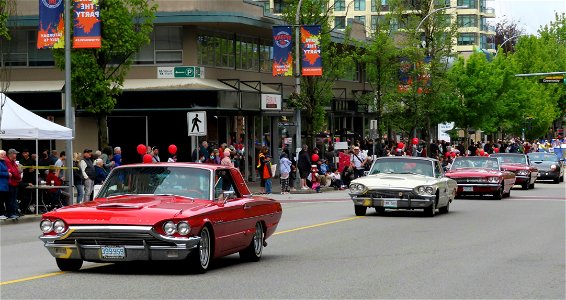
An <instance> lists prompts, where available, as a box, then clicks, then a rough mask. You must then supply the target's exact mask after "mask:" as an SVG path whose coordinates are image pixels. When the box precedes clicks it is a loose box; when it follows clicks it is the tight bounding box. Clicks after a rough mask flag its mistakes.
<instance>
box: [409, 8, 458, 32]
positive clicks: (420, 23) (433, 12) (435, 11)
mask: <svg viewBox="0 0 566 300" xmlns="http://www.w3.org/2000/svg"><path fill="white" fill-rule="evenodd" d="M451 8H468V6H467V5H458V6H446V7H441V8H437V9H435V10H433V11H431V12H429V13H428V14H427V15H426V16H425V17H424V18H423V19H422V20H421V21H420V22H419V25H417V29H416V30H415V31H416V32H418V31H419V28H421V25H423V23H424V21H425V20H426V19H428V17H430V16H431V15H433V14H435V13H437V12H439V11H441V10H447V9H451Z"/></svg>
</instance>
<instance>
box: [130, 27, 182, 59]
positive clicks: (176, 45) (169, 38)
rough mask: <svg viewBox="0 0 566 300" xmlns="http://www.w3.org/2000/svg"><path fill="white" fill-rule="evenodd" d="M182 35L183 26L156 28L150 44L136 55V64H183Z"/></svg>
mask: <svg viewBox="0 0 566 300" xmlns="http://www.w3.org/2000/svg"><path fill="white" fill-rule="evenodd" d="M182 34H183V28H182V27H181V26H156V27H154V28H153V32H152V34H151V37H150V38H151V41H150V43H149V44H148V45H145V46H143V47H142V48H141V49H140V50H139V51H138V53H136V58H135V60H134V64H138V65H153V64H182V63H183V37H182Z"/></svg>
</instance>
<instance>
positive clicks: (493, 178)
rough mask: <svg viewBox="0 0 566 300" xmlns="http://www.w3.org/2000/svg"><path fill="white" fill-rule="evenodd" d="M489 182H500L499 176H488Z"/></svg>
mask: <svg viewBox="0 0 566 300" xmlns="http://www.w3.org/2000/svg"><path fill="white" fill-rule="evenodd" d="M487 182H489V183H498V182H499V177H496V176H492V177H488V178H487Z"/></svg>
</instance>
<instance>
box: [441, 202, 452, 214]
mask: <svg viewBox="0 0 566 300" xmlns="http://www.w3.org/2000/svg"><path fill="white" fill-rule="evenodd" d="M438 212H439V213H441V214H447V213H448V212H450V200H448V203H446V206H443V207H440V208H438Z"/></svg>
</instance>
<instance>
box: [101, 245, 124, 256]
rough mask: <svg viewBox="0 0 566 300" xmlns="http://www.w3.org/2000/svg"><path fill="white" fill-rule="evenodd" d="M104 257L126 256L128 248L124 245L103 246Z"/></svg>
mask: <svg viewBox="0 0 566 300" xmlns="http://www.w3.org/2000/svg"><path fill="white" fill-rule="evenodd" d="M101 252H102V258H125V257H126V249H125V248H124V247H116V246H108V247H102V251H101Z"/></svg>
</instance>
